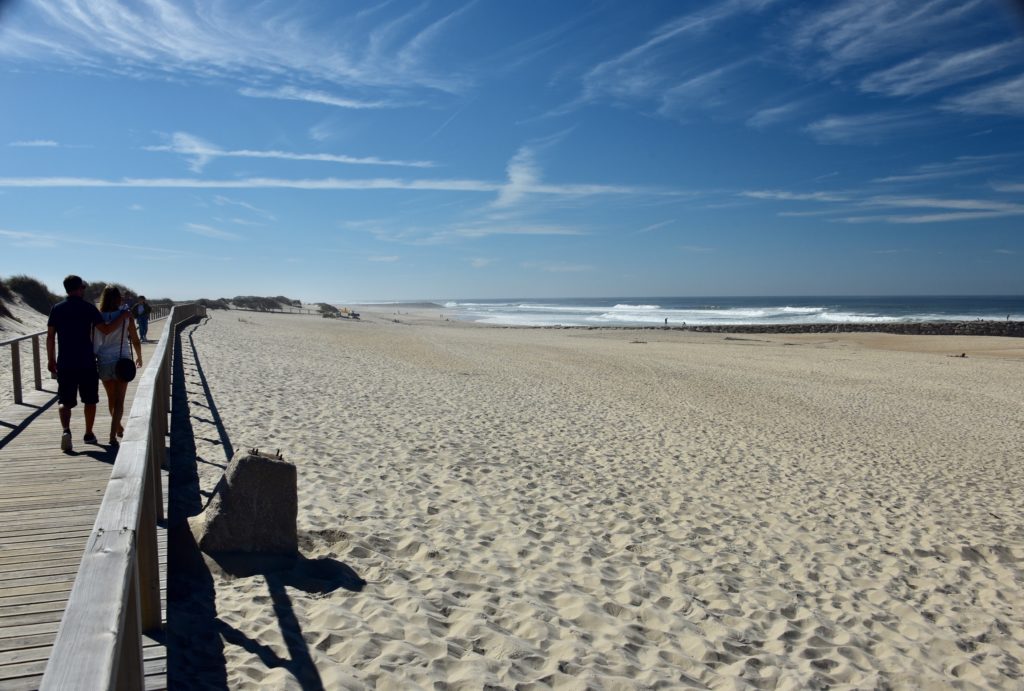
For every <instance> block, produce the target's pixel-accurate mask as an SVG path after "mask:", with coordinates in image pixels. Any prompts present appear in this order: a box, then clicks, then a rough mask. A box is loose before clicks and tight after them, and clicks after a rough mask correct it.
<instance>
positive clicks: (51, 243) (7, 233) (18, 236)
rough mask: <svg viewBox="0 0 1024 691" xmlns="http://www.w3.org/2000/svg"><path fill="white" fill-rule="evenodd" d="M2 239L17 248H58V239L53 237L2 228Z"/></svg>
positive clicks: (0, 237) (0, 230)
mask: <svg viewBox="0 0 1024 691" xmlns="http://www.w3.org/2000/svg"><path fill="white" fill-rule="evenodd" d="M0 239H3V240H6V241H7V242H8V243H9V244H11V245H14V246H15V247H56V246H57V244H58V238H56V237H55V236H52V235H44V234H40V233H29V232H25V231H22V230H4V229H2V228H0Z"/></svg>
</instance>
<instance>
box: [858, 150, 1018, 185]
mask: <svg viewBox="0 0 1024 691" xmlns="http://www.w3.org/2000/svg"><path fill="white" fill-rule="evenodd" d="M1016 155H1017V154H992V155H989V156H957V157H956V158H955V159H953V160H952V161H944V162H941V163H924V164H922V165H919V166H917V167H916V168H914V169H913V171H911V172H909V173H906V174H903V175H887V176H885V177H881V178H875V179H873V180H872V182H923V181H928V180H939V179H943V178H953V177H966V176H970V175H977V174H979V173H987V172H991V171H993V170H998V169H999V168H1001V167H1003V166H1004V165H1005V164H1006V163H1007V162H1008V159H1010V158H1011V157H1013V156H1016Z"/></svg>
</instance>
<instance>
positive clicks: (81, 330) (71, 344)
mask: <svg viewBox="0 0 1024 691" xmlns="http://www.w3.org/2000/svg"><path fill="white" fill-rule="evenodd" d="M102 323H103V316H102V315H101V314H100V311H99V310H98V309H96V305H93V304H91V303H88V302H86V301H85V300H83V299H82V298H80V297H77V296H74V295H69V296H68V298H67V299H66V300H63V301H61V302H58V303H57V304H56V305H54V306H53V308H52V309H51V310H50V319H49V321H47V322H46V325H47V326H52V327H55V328H56V330H57V368H58V369H60V368H63V367H69V368H76V369H86V368H89V367H95V366H96V356H95V355H94V354H93V352H92V327H93V326H94V325H95V324H102Z"/></svg>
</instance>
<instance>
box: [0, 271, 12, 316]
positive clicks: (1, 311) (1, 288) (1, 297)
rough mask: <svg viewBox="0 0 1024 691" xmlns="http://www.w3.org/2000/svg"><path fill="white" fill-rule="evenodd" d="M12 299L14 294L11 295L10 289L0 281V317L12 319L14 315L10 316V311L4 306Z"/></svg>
mask: <svg viewBox="0 0 1024 691" xmlns="http://www.w3.org/2000/svg"><path fill="white" fill-rule="evenodd" d="M13 299H14V293H12V292H11V289H10V288H8V287H7V286H6V285H5V284H4V282H3V280H0V317H9V318H11V319H14V315H13V314H11V311H10V310H9V309H7V305H5V304H4V303H5V302H10V301H11V300H13Z"/></svg>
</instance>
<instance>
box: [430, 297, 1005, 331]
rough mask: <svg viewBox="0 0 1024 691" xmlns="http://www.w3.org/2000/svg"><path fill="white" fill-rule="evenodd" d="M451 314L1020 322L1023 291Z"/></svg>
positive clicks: (528, 320)
mask: <svg viewBox="0 0 1024 691" xmlns="http://www.w3.org/2000/svg"><path fill="white" fill-rule="evenodd" d="M436 304H437V306H438V308H439V309H440V310H441V311H442V312H443V313H444V315H445V316H446V317H448V318H450V319H459V320H464V321H473V322H480V323H484V324H502V325H509V326H657V325H664V324H665V320H666V319H667V320H668V324H669V326H682V325H684V324H686V325H689V326H706V325H729V324H741V325H748V324H840V323H859V324H870V323H887V322H933V321H971V320H976V319H986V320H988V319H998V320H1004V319H1006V318H1007V317H1009V319H1010V320H1012V321H1024V296H1022V295H1017V296H930V297H807V296H804V297H749V298H745V297H720V298H718V297H700V298H684V297H650V298H577V299H572V298H552V299H524V300H449V301H443V302H438V303H436Z"/></svg>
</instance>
